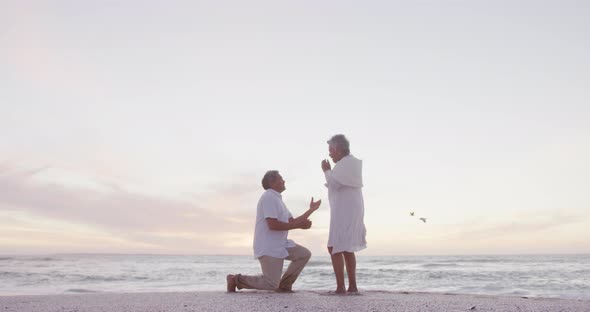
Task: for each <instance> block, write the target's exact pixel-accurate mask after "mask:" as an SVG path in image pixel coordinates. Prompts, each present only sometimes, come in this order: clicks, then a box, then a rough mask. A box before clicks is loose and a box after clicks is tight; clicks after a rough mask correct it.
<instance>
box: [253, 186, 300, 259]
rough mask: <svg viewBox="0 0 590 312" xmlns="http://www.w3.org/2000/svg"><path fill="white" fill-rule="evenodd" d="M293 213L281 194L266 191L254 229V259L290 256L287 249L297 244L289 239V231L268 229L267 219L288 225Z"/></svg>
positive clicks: (259, 205) (257, 212)
mask: <svg viewBox="0 0 590 312" xmlns="http://www.w3.org/2000/svg"><path fill="white" fill-rule="evenodd" d="M292 217H293V216H292V215H291V212H289V210H288V209H287V206H285V203H283V197H282V196H281V194H280V193H279V192H277V191H275V190H273V189H268V190H266V191H265V192H264V193H263V194H262V196H261V197H260V200H259V201H258V208H257V210H256V227H255V229H254V257H256V258H257V259H258V258H260V257H262V256H271V257H274V258H280V259H284V258H286V257H288V256H289V252H288V251H287V248H292V247H295V242H293V241H292V240H290V239H287V235H288V234H289V231H274V230H271V229H270V228H269V227H268V223H267V222H266V218H274V219H277V220H279V221H281V222H285V223H288V222H289V218H292Z"/></svg>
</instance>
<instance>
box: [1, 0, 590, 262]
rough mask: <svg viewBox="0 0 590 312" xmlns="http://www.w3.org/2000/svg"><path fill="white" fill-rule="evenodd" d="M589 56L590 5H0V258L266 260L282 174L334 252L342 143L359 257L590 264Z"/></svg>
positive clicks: (7, 1)
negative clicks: (355, 189)
mask: <svg viewBox="0 0 590 312" xmlns="http://www.w3.org/2000/svg"><path fill="white" fill-rule="evenodd" d="M588 55H590V2H583V1H516V2H515V1H350V2H346V1H235V0H234V1H223V0H222V1H51V2H47V1H12V0H0V134H1V135H0V254H44V253H154V254H236V255H238V254H239V255H250V254H251V252H252V247H251V245H252V235H253V230H254V218H255V213H256V203H257V200H258V198H259V196H260V195H261V194H262V192H263V190H262V187H261V185H260V180H261V178H262V175H263V174H264V172H265V171H266V170H269V169H277V170H279V171H280V172H281V174H282V175H283V177H284V179H285V181H286V186H287V190H286V191H285V192H284V193H283V198H284V201H285V203H286V204H287V206H288V207H289V209H290V210H291V211H292V212H293V214H294V215H299V214H301V213H303V212H304V211H305V210H306V209H307V206H308V204H309V200H310V198H311V197H312V196H313V197H314V198H316V199H317V198H319V199H322V200H323V204H322V206H321V208H320V210H319V211H318V212H316V213H315V214H314V215H313V216H312V221H313V227H312V229H310V230H307V231H301V230H299V231H293V232H292V233H291V234H290V238H292V239H294V240H295V241H297V242H298V243H300V244H302V245H304V246H307V247H309V248H310V249H311V250H312V252H314V253H316V254H325V253H326V252H325V244H326V242H327V234H328V226H329V205H328V199H327V190H326V188H325V187H324V185H323V183H324V180H323V173H322V170H321V167H320V162H321V160H322V159H325V158H327V157H328V146H327V144H326V140H327V139H328V138H330V137H331V136H332V135H334V134H337V133H344V134H346V135H347V137H348V138H349V139H350V141H351V151H352V154H354V155H355V156H356V157H358V158H360V159H362V160H363V162H364V180H365V187H364V196H365V205H366V206H365V209H366V210H365V224H366V226H367V229H368V236H367V240H368V244H369V247H368V248H367V249H366V250H365V251H363V252H362V254H366V255H405V254H412V255H422V254H521V253H589V252H590V161H589V159H590V58H589V57H588ZM411 211H414V212H415V213H416V216H415V217H411V216H410V212H411ZM418 217H426V218H428V220H427V223H423V222H420V221H419V220H418V219H417V218H418Z"/></svg>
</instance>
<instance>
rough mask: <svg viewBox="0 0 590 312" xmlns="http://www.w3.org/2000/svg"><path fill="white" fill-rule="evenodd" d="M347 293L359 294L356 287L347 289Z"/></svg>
mask: <svg viewBox="0 0 590 312" xmlns="http://www.w3.org/2000/svg"><path fill="white" fill-rule="evenodd" d="M348 292H349V293H357V292H359V290H358V289H357V288H356V287H348Z"/></svg>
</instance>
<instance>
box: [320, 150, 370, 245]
mask: <svg viewBox="0 0 590 312" xmlns="http://www.w3.org/2000/svg"><path fill="white" fill-rule="evenodd" d="M362 166H363V162H362V160H360V159H357V158H355V157H354V156H352V155H348V156H345V157H343V158H342V159H340V161H338V162H337V163H336V165H334V168H333V169H332V170H327V171H326V172H325V173H324V174H325V177H326V186H327V187H328V200H329V201H330V235H329V237H328V247H332V254H335V253H338V252H343V251H347V252H357V251H360V250H363V249H365V248H367V240H366V235H367V230H366V228H365V224H364V221H363V219H364V214H365V207H364V201H363V193H362V187H363V178H362Z"/></svg>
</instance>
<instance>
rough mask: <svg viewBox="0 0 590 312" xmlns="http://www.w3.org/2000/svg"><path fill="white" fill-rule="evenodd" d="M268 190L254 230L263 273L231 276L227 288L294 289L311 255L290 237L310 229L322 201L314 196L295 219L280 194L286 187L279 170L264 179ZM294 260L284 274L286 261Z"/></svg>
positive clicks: (258, 210) (256, 248)
mask: <svg viewBox="0 0 590 312" xmlns="http://www.w3.org/2000/svg"><path fill="white" fill-rule="evenodd" d="M262 187H263V188H264V189H265V192H264V193H263V194H262V196H261V197H260V200H259V201H258V208H257V211H256V228H255V230H254V256H255V257H256V258H257V259H258V261H260V267H261V268H262V275H258V276H248V275H241V274H236V275H232V274H230V275H228V276H227V291H228V292H235V291H236V288H238V289H242V288H246V289H263V290H276V291H285V292H289V291H291V287H292V285H293V283H294V282H295V280H296V279H297V277H298V276H299V273H301V271H302V270H303V267H304V266H305V264H307V261H308V260H309V258H310V257H311V252H310V251H309V250H307V248H305V247H303V246H300V245H298V244H295V242H293V241H292V240H290V239H287V236H288V234H289V231H290V230H294V229H304V230H306V229H309V228H310V227H311V221H310V220H309V219H308V218H309V216H310V215H311V214H312V213H313V212H314V211H316V210H317V209H318V208H319V207H320V204H321V203H322V201H321V200H318V201H316V202H314V201H313V197H312V198H311V202H310V204H309V209H308V210H307V211H306V212H305V213H304V214H303V215H301V216H299V217H297V218H293V215H291V212H289V210H288V209H287V206H285V204H284V203H283V199H282V197H281V193H282V192H283V191H284V190H285V181H284V180H283V177H281V175H280V174H279V172H278V171H276V170H271V171H267V172H266V174H265V175H264V177H263V178H262ZM285 259H287V260H289V261H291V263H290V264H289V267H288V268H287V271H286V272H285V274H283V275H282V276H281V273H282V271H283V261H284V260H285Z"/></svg>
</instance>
